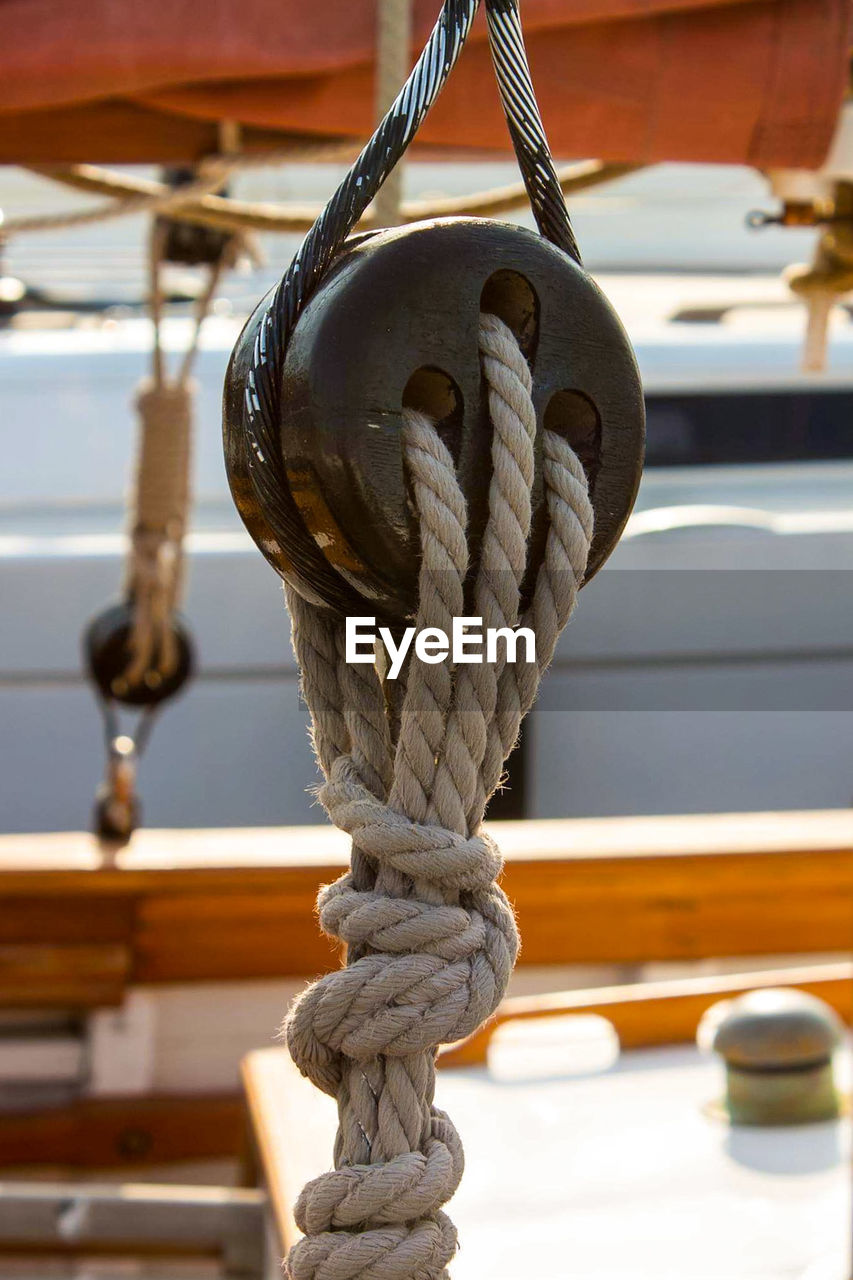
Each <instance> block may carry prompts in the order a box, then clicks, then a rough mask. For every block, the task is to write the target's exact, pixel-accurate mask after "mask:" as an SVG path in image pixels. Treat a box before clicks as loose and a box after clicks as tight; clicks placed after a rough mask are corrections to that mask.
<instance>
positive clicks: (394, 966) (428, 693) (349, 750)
mask: <svg viewBox="0 0 853 1280" xmlns="http://www.w3.org/2000/svg"><path fill="white" fill-rule="evenodd" d="M480 352H481V359H482V367H483V374H484V377H485V381H486V384H487V386H488V391H489V410H490V415H491V418H492V422H493V425H494V434H493V440H492V477H491V481H490V489H489V516H488V520H487V523H486V527H485V530H484V532H483V534H482V538H481V541H480V548H479V553H478V563H477V566H476V572H475V574H474V579H473V583H469V582H468V540H467V533H466V523H467V515H466V510H465V501H464V497H463V495H462V491H461V489H460V486H459V483H458V481H457V478H456V474H455V468H454V464H453V459H452V457H451V455H450V453H449V452H448V450H447V448H446V447H445V445H444V444H443V442H442V440H441V438H440V437H439V435H438V432H437V431H436V430H435V427H434V425H433V424H432V423H431V422H430V420H429V419H427V418H425V417H424V415H423V414H419V413H416V412H414V411H410V410H405V411H404V423H403V447H404V457H405V462H406V468H407V472H408V476H409V480H410V482H411V487H412V493H413V499H414V504H415V507H416V510H417V514H418V518H419V524H420V536H421V570H420V578H419V588H420V590H419V607H418V619H417V620H418V622H419V624H420V626H421V627H427V626H432V627H440V628H441V629H442V630H444V631H449V630H450V627H451V625H452V619H453V618H454V617H457V616H462V615H463V614H465V613H469V612H470V613H474V614H477V615H479V616H481V617H483V619H484V620H487V622H488V625H494V626H503V627H510V628H513V627H515V626H517V625H519V624H521V625H526V626H531V627H532V628H533V629H534V630H535V632H536V641H537V642H536V661H535V662H533V663H518V664H512V663H507V662H504V663H502V664H501V663H497V662H496V663H492V664H488V663H484V664H482V665H460V666H459V668H458V669H457V670H454V669H453V668H452V666H451V665H450V664H449V663H442V664H437V665H431V664H426V663H418V662H417V661H416V660H415V659H411V658H410V659H409V663H408V666H407V667H404V669H403V671H402V672H401V674H400V676H399V678H398V679H397V680H395V681H393V682H391V681H385V680H383V678H382V676H381V675H380V672H379V671H378V670H377V669H370V668H364V667H359V668H357V669H356V668H353V667H350V666H348V665H347V663H346V662H345V646H344V644H343V624H342V623H341V621H340V620H339V619H337V618H336V617H334V616H333V615H331V614H329V613H327V612H325V611H323V610H321V609H316V608H314V607H313V606H311V605H309V604H307V603H306V602H305V601H303V600H302V599H301V598H300V597H299V596H298V595H296V594H295V593H294V592H293V591H288V604H289V607H290V610H291V614H292V617H293V637H294V647H295V649H296V654H297V659H298V661H299V665H300V668H301V671H302V679H303V688H304V693H305V698H306V701H307V702H308V706H309V709H310V710H311V716H312V724H313V733H314V745H315V750H316V752H317V756H318V759H319V761H320V763H321V766H322V769H323V773H324V775H325V783H324V785H323V786H322V788H321V790H320V793H319V795H320V800H321V802H322V804H323V805H324V807H325V809H326V811H327V813H328V815H329V817H330V818H331V820H332V822H334V823H335V825H336V826H338V827H339V828H341V830H343V831H346V832H347V833H348V834H349V835H350V836H351V838H352V865H351V869H350V870H349V871H348V872H347V873H346V874H345V875H344V876H342V877H341V878H340V879H339V880H337V881H336V882H335V883H334V884H332V885H329V886H328V887H327V888H325V889H324V890H323V891H322V892H321V894H320V898H319V914H320V923H321V926H322V928H323V929H324V931H325V932H326V933H327V934H329V935H330V936H333V937H336V938H339V939H341V940H342V941H343V942H345V943H346V944H347V947H348V963H347V967H346V968H344V969H340V970H338V971H336V972H333V973H329V974H326V975H325V976H324V977H322V978H320V979H319V981H317V982H315V983H314V984H313V985H311V986H310V987H308V988H307V990H306V991H304V992H303V993H302V995H301V996H300V997H299V998H298V999H297V1000H296V1001H295V1003H294V1005H293V1006H292V1008H291V1012H290V1015H289V1017H288V1019H287V1023H286V1027H285V1034H286V1037H287V1044H288V1048H289V1049H290V1053H291V1056H292V1057H293V1060H294V1062H295V1063H296V1065H297V1066H298V1067H299V1069H300V1070H301V1071H302V1072H303V1073H304V1074H305V1075H306V1076H308V1077H309V1078H310V1079H311V1080H312V1081H313V1082H314V1083H315V1084H316V1085H317V1086H318V1087H319V1088H320V1089H323V1090H324V1091H325V1092H326V1093H329V1094H331V1095H333V1096H334V1097H336V1099H337V1103H338V1115H339V1121H340V1128H339V1132H338V1140H337V1144H336V1148H335V1165H336V1168H335V1170H334V1171H332V1172H330V1173H326V1174H323V1175H322V1176H321V1177H320V1178H317V1179H315V1180H314V1181H313V1182H310V1183H309V1184H308V1186H307V1187H306V1188H305V1190H304V1191H303V1193H302V1196H301V1197H300V1199H299V1202H298V1204H297V1206H296V1217H297V1222H298V1225H299V1227H300V1229H301V1230H302V1231H304V1232H305V1238H304V1239H302V1240H300V1241H299V1243H298V1244H297V1245H296V1246H295V1247H294V1248H293V1249H292V1250H291V1253H290V1256H289V1258H288V1269H289V1274H290V1276H291V1277H292V1280H446V1275H447V1273H446V1270H445V1269H446V1267H447V1264H448V1262H449V1261H450V1259H451V1257H452V1256H453V1253H454V1252H455V1248H456V1233H455V1231H454V1228H453V1226H452V1224H451V1223H450V1222H449V1220H448V1219H447V1217H446V1216H445V1215H444V1213H443V1212H442V1211H441V1206H442V1205H444V1204H445V1203H446V1202H447V1200H448V1199H449V1198H450V1196H451V1195H452V1194H453V1192H454V1191H455V1189H456V1187H457V1185H458V1182H459V1178H460V1177H461V1173H462V1150H461V1144H460V1141H459V1136H458V1134H457V1133H456V1130H455V1128H454V1126H453V1124H452V1123H451V1121H450V1120H449V1119H448V1117H447V1116H445V1115H444V1114H443V1113H442V1112H440V1111H438V1110H437V1109H436V1108H435V1107H434V1105H433V1091H434V1083H435V1082H434V1075H435V1049H436V1046H438V1045H441V1044H445V1043H448V1042H451V1041H454V1040H459V1039H462V1038H463V1037H465V1036H467V1035H469V1034H471V1032H472V1031H474V1030H475V1029H476V1028H477V1027H478V1026H479V1025H480V1023H482V1022H483V1021H484V1020H485V1019H486V1018H488V1017H490V1016H491V1014H492V1013H493V1012H494V1010H495V1009H496V1007H497V1005H498V1003H499V1002H500V1000H501V998H502V996H503V994H504V991H505V990H506V985H507V982H508V980H509V976H510V973H511V972H512V967H513V964H514V962H515V958H516V955H517V952H518V934H517V930H516V924H515V919H514V917H513V913H512V909H511V907H510V904H509V903H508V901H507V899H506V897H505V895H504V893H503V892H502V890H501V889H500V888H499V886H498V885H497V883H496V881H497V878H498V876H499V875H500V872H501V869H502V859H501V855H500V852H499V850H498V848H497V846H496V844H495V842H494V840H493V839H492V838H491V836H489V835H488V834H487V833H486V832H485V831H483V830H482V829H481V823H482V818H483V813H484V810H485V806H486V802H487V801H488V798H489V796H490V795H491V794H492V792H493V791H494V790H495V788H496V787H497V785H498V783H499V780H500V776H501V771H502V769H503V764H504V761H505V759H506V757H507V755H508V754H509V752H510V751H511V750H512V747H513V746H514V744H515V741H516V738H517V736H518V731H519V726H520V723H521V720H522V718H523V717H524V715H525V714H526V712H527V711H528V710H529V708H530V706H531V704H532V702H533V700H534V698H535V696H536V692H537V688H538V684H539V679H540V677H541V674H542V672H543V671H544V669H545V668H546V667H547V665H548V663H549V662H550V659H551V656H552V654H553V652H554V648H555V645H556V642H557V639H558V637H559V634H560V632H561V630H562V628H563V626H564V625H565V623H566V621H567V619H568V617H569V614H570V613H571V610H572V607H573V605H574V601H575V597H576V595H577V590H578V587H579V585H580V582H581V581H582V578H583V573H584V570H585V567H586V560H587V555H588V552H589V544H590V538H591V534H592V508H591V505H590V502H589V498H588V495H587V486H586V477H585V476H584V473H583V469H582V467H581V465H580V463H579V461H578V459H577V457H576V456H575V454H574V453H573V452H572V450H571V448H570V447H569V445H568V444H567V443H566V442H565V441H564V440H562V439H561V438H560V437H559V436H557V435H556V434H555V433H554V432H551V431H545V432H543V440H542V474H543V481H544V489H545V498H546V505H547V512H548V529H547V534H546V542H545V550H544V558H543V563H542V565H541V567H540V569H539V572H538V575H537V577H536V579H535V583H534V587H533V593H532V599H531V602H530V605H529V607H528V608H527V610H526V612H525V613H524V615H523V616H521V617H520V610H521V605H520V600H521V585H522V582H523V581H524V579H525V574H526V571H527V548H528V541H529V536H530V525H531V487H532V484H533V478H534V470H535V466H534V462H535V453H534V442H535V439H536V434H537V422H536V414H535V411H534V408H533V402H532V398H531V377H530V370H529V369H528V367H527V364H526V362H525V360H524V356H523V354H522V352H521V350H520V348H519V346H518V343H517V342H516V341H515V339H514V337H513V335H512V333H511V332H510V330H509V329H508V328H507V326H506V325H505V324H504V323H503V322H502V321H500V320H498V319H497V318H496V317H493V316H492V317H489V316H484V317H482V318H481V326H480Z"/></svg>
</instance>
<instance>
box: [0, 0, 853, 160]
mask: <svg viewBox="0 0 853 1280" xmlns="http://www.w3.org/2000/svg"><path fill="white" fill-rule="evenodd" d="M438 8H439V4H438V0H415V5H414V13H415V30H414V41H413V49H412V56H413V58H414V56H415V53H416V49H418V48H420V45H421V44H422V42H423V40H424V39H425V38H426V35H427V33H428V31H429V29H430V27H431V25H432V23H433V21H434V20H435V17H436V15H437V12H438ZM850 16H851V0H525V3H524V10H523V18H524V24H525V31H526V37H527V42H528V50H529V56H530V62H531V67H532V71H533V76H534V81H535V84H536V89H537V94H538V96H539V100H540V104H541V108H542V114H543V117H544V120H545V125H546V128H547V130H548V134H549V138H550V141H551V145H552V150H553V151H554V153H555V154H556V155H558V156H560V157H562V158H572V157H581V156H595V157H599V158H602V159H605V160H612V161H629V162H650V161H657V160H664V159H669V160H697V161H720V162H744V163H748V164H752V165H756V166H778V165H786V166H802V167H814V166H816V165H818V164H819V163H820V161H821V160H822V158H823V156H824V154H825V152H826V149H827V147H828V145H829V142H830V138H831V136H832V130H833V126H834V123H835V120H836V118H837V114H838V109H839V105H840V102H841V98H842V95H843V91H844V87H845V83H846V77H847V66H848V52H849V27H850ZM375 24H376V6H375V3H374V0H324V2H323V3H317V4H309V5H306V4H305V3H304V0H209V2H208V3H200V2H199V0H145V2H144V3H131V2H130V0H87V2H86V3H72V4H69V3H68V0H0V26H2V30H3V32H4V41H3V47H2V52H0V68H2V75H0V161H3V162H7V163H10V162H27V161H29V162H31V163H50V162H66V161H85V160H88V161H104V162H107V161H110V162H133V161H148V162H151V161H163V162H166V161H190V160H193V159H195V158H198V157H199V156H201V155H203V154H205V153H206V152H210V151H212V150H214V149H215V147H216V142H217V122H218V121H220V120H222V119H228V120H233V121H238V122H240V124H241V125H242V126H243V131H242V136H243V142H244V145H245V146H246V147H247V148H249V149H262V148H266V147H273V146H281V144H282V142H284V141H286V140H287V139H289V138H292V137H294V135H295V136H299V137H309V138H310V137H314V138H336V137H340V138H346V137H353V136H358V137H363V136H365V135H367V134H368V133H369V132H370V129H371V127H372V124H373V111H374V108H373V100H374V94H373V79H374V66H373V51H374V46H375ZM418 147H419V149H420V150H421V153H422V154H423V153H424V151H425V149H429V148H433V149H435V148H439V149H441V150H442V152H444V153H446V152H447V151H448V150H450V151H455V152H459V151H467V152H469V153H470V152H475V151H476V152H482V153H491V154H494V155H497V154H500V153H506V152H507V151H508V149H509V142H508V138H507V134H506V128H505V125H504V121H503V118H502V115H501V109H500V106H499V103H498V98H497V93H496V90H495V86H494V82H493V74H492V69H491V64H490V59H489V51H488V46H487V42H486V30H485V23H484V21H483V18H482V14H481V15H480V17H479V19H478V21H477V22H476V24H475V28H474V31H473V33H472V36H471V39H470V41H469V45H468V47H467V48H466V49H465V50H464V52H463V55H462V57H461V59H460V62H459V66H458V67H457V68H456V70H455V72H454V74H453V75H452V76H451V78H450V81H449V84H448V85H447V88H446V90H445V91H444V93H443V94H442V96H441V98H440V100H439V102H438V104H437V106H436V107H435V109H434V111H433V112H432V114H431V115H430V116H429V118H428V119H427V120H426V122H425V123H424V125H423V128H422V130H421V132H420V134H419V136H418Z"/></svg>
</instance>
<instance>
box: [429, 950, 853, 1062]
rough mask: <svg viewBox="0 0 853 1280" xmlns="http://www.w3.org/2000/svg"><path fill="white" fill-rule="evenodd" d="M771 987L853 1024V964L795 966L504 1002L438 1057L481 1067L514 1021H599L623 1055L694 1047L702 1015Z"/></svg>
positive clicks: (530, 997)
mask: <svg viewBox="0 0 853 1280" xmlns="http://www.w3.org/2000/svg"><path fill="white" fill-rule="evenodd" d="M768 987H797V988H799V990H801V991H808V992H810V993H811V994H812V995H815V996H818V997H820V999H821V1000H825V1001H826V1002H827V1004H829V1005H831V1006H832V1008H833V1009H835V1011H836V1013H838V1014H839V1016H840V1017H841V1018H843V1020H844V1021H845V1022H846V1023H848V1024H850V1023H853V963H851V962H841V961H839V962H838V963H835V964H823V965H815V964H813V965H808V964H807V965H797V966H792V967H790V968H785V969H766V970H760V971H758V972H751V973H740V974H721V975H720V976H713V977H709V976H703V977H700V978H676V979H670V980H668V981H664V982H637V983H625V984H623V985H621V986H613V987H596V988H593V989H591V990H584V991H561V992H556V993H551V992H549V993H548V994H547V995H539V996H526V997H525V996H517V997H515V998H514V999H509V1000H505V1001H504V1002H503V1004H502V1005H501V1006H500V1008H499V1009H498V1012H497V1013H496V1015H495V1017H494V1018H493V1019H492V1020H491V1021H490V1022H488V1023H487V1024H486V1025H485V1026H484V1027H481V1028H480V1029H479V1031H475V1032H474V1034H473V1035H472V1036H469V1037H468V1039H467V1040H463V1041H461V1042H460V1043H459V1044H456V1045H450V1046H448V1048H447V1049H445V1050H444V1051H443V1052H442V1053H441V1055H440V1056H439V1065H440V1066H442V1067H471V1066H482V1065H483V1063H485V1062H487V1061H488V1053H489V1046H490V1044H491V1041H492V1037H493V1036H494V1034H495V1032H496V1031H497V1030H498V1028H499V1027H502V1026H505V1025H506V1024H507V1023H509V1022H520V1021H521V1022H524V1021H528V1020H530V1019H542V1018H555V1017H564V1016H567V1015H571V1014H587V1015H588V1014H596V1015H598V1016H599V1017H601V1018H606V1019H607V1021H608V1022H609V1023H610V1024H611V1025H612V1026H613V1028H614V1030H615V1031H616V1034H617V1035H618V1037H619V1044H620V1046H621V1048H623V1049H648V1048H652V1047H653V1046H655V1045H667V1044H679V1043H682V1042H687V1041H691V1040H692V1039H693V1037H694V1035H695V1034H696V1028H697V1027H698V1025H699V1021H700V1019H701V1017H702V1014H703V1013H705V1011H706V1010H707V1009H710V1008H711V1006H712V1005H713V1004H716V1002H717V1001H718V1000H725V999H727V998H728V997H731V996H737V995H742V994H743V993H744V992H746V991H755V990H757V989H759V988H763V989H766V988H768Z"/></svg>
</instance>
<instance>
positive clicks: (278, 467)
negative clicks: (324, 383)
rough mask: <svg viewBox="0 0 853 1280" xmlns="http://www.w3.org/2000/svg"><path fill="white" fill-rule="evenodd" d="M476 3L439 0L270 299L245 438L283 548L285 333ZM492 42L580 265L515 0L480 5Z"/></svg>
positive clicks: (322, 576) (317, 570)
mask: <svg viewBox="0 0 853 1280" xmlns="http://www.w3.org/2000/svg"><path fill="white" fill-rule="evenodd" d="M479 4H480V0H445V2H444V5H443V7H442V10H441V13H440V15H439V17H438V20H437V22H436V24H435V26H434V28H433V30H432V32H431V34H430V37H429V40H428V41H427V43H426V45H425V47H424V49H423V52H422V53H421V55H420V57H419V58H418V61H417V63H416V64H415V67H414V69H413V70H412V72H411V74H410V76H409V78H408V80H407V81H406V83H405V85H404V86H403V88H402V89H401V90H400V93H399V94H398V96H397V98H396V99H395V101H394V103H393V104H392V106H391V107H390V109H389V111H388V112H387V114H386V115H385V117H384V118H383V120H382V121H381V123H380V124H379V126H378V128H377V129H376V132H375V133H374V135H373V137H372V138H371V139H370V141H369V142H368V143H367V145H366V146H365V147H364V149H363V150H362V151H361V153H360V155H359V156H358V158H357V160H356V161H355V163H354V164H353V166H352V168H351V169H350V170H349V172H348V174H347V175H346V177H345V178H344V180H343V181H342V182H341V184H340V186H339V187H338V189H337V191H336V192H335V193H334V195H333V196H332V198H331V199H330V200H329V203H328V204H327V205H326V207H325V209H324V210H323V212H322V213H321V214H320V216H319V218H318V219H317V221H316V222H315V223H314V225H313V227H312V228H311V230H310V231H309V232H308V234H307V236H306V237H305V240H304V241H303V242H302V245H301V247H300V248H299V250H298V252H297V254H296V256H295V257H294V259H293V261H292V262H291V264H290V266H289V268H288V270H287V272H286V273H285V275H284V276H283V278H282V279H281V281H280V282H279V284H278V285H277V286H276V288H275V290H274V291H273V293H272V296H271V298H270V301H269V304H268V306H267V309H266V312H265V314H264V316H263V319H262V320H261V323H260V325H259V327H258V332H257V336H256V339H255V344H254V350H253V355H252V365H251V368H250V370H249V374H248V377H247V380H246V389H245V394H244V407H243V432H244V438H245V442H246V445H247V450H246V457H247V462H248V473H249V476H250V479H251V483H252V487H253V488H254V490H255V494H256V497H257V500H258V503H259V505H260V507H261V510H262V511H263V513H264V517H265V519H266V520H267V522H268V524H269V526H270V527H271V529H272V531H273V533H274V534H275V535H276V537H277V538H278V539H279V541H280V542H281V544H282V545H284V546H287V545H289V544H291V545H292V543H293V541H294V538H295V537H298V534H299V531H301V528H302V525H301V519H300V517H299V514H298V511H297V509H296V504H295V502H294V500H293V497H292V495H291V492H290V487H289V484H288V480H287V474H286V470H285V466H284V462H283V459H282V456H281V449H280V443H279V438H278V432H279V418H280V414H279V408H280V396H281V374H282V368H283V364H284V358H285V353H286V350H287V344H288V342H289V340H290V336H291V334H292V333H293V330H294V328H295V326H296V323H297V321H298V319H299V317H300V315H301V313H302V310H303V308H304V307H305V305H306V303H307V302H308V300H309V299H310V297H311V296H312V294H313V293H314V291H315V289H316V288H317V286H318V285H319V283H320V282H321V280H322V279H323V276H324V275H325V273H326V271H327V270H328V268H329V266H330V265H331V263H332V261H333V259H334V257H335V256H336V254H337V253H338V252H339V250H340V249H341V247H342V246H343V244H344V241H345V240H346V238H347V236H348V235H349V233H350V231H351V230H352V229H353V227H354V226H355V224H356V223H357V222H358V220H359V218H360V217H361V216H362V214H363V213H364V211H365V210H366V208H367V206H368V205H369V204H370V202H371V201H372V200H373V198H374V197H375V195H376V194H377V192H378V191H379V189H380V187H381V186H382V184H383V182H384V181H385V179H386V178H387V176H388V174H389V173H390V172H391V171H392V169H393V168H394V166H395V165H396V164H397V163H398V161H399V160H400V158H401V157H402V156H403V154H404V152H405V151H406V148H407V147H408V146H409V144H410V143H411V142H412V140H413V138H414V137H415V134H416V133H417V131H418V129H419V128H420V126H421V123H422V122H423V120H424V118H425V116H426V115H427V113H428V112H429V110H430V108H431V107H432V105H433V103H434V102H435V100H436V98H437V97H438V95H439V93H440V92H441V90H442V88H443V87H444V84H445V83H446V81H447V78H448V76H449V75H450V73H451V71H452V70H453V67H454V66H455V65H456V60H457V58H458V57H459V54H460V53H461V51H462V48H463V46H464V44H465V41H466V39H467V37H468V34H469V32H470V30H471V25H472V23H473V21H474V17H475V16H476V13H477V10H478V8H479ZM486 12H487V18H488V31H489V41H490V47H491V51H492V58H493V62H494V66H495V73H496V77H497V81H498V87H499V91H500V96H501V101H502V104H503V107H504V113H505V115H506V119H507V124H508V126H509V131H510V136H511V138H512V143H513V147H514V149H515V153H516V157H517V159H518V163H519V167H520V169H521V173H522V177H523V180H524V184H525V187H526V189H527V192H528V195H529V198H530V202H531V207H532V209H533V214H534V217H535V219H536V223H537V226H538V227H539V230H540V232H541V233H542V235H543V236H545V237H546V239H548V240H550V241H552V243H554V244H555V245H557V246H558V247H559V248H561V249H563V250H564V251H565V252H567V253H569V254H570V255H571V256H572V257H573V258H574V259H575V260H576V261H578V262H579V261H580V255H579V252H578V248H577V244H576V241H575V237H574V234H573V232H572V228H571V224H570V222H569V215H568V212H567V210H566V204H565V199H564V197H563V193H562V190H561V188H560V183H559V179H558V176H557V173H556V171H555V168H554V163H553V160H552V158H551V154H550V151H549V149H548V143H547V141H546V138H545V133H544V129H543V127H542V120H541V117H540V115H539V109H538V106H537V103H536V97H535V94H534V91H533V85H532V82H531V79H530V70H529V67H528V63H527V55H526V52H525V48H524V40H523V37H522V33H521V20H520V16H519V12H518V6H517V3H516V0H486ZM312 560H313V572H314V575H315V580H316V581H317V583H318V586H319V585H320V584H321V583H326V582H329V581H330V580H331V581H332V582H334V581H336V580H337V579H338V575H337V574H336V572H335V570H334V569H332V567H331V566H330V565H329V564H328V562H327V561H326V560H325V558H324V557H323V556H322V554H321V552H320V551H319V549H318V550H317V554H316V557H312Z"/></svg>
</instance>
